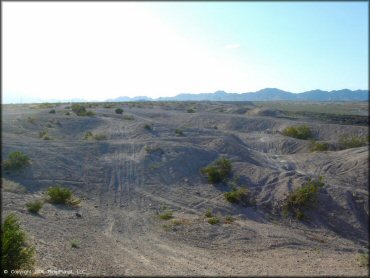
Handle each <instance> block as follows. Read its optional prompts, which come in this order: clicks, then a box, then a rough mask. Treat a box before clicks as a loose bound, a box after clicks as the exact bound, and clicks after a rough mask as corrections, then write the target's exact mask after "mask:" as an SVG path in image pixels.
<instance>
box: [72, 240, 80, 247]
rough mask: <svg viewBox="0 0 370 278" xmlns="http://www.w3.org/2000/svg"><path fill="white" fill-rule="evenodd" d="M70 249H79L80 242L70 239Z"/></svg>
mask: <svg viewBox="0 0 370 278" xmlns="http://www.w3.org/2000/svg"><path fill="white" fill-rule="evenodd" d="M71 247H72V248H79V247H80V241H79V240H77V239H72V240H71Z"/></svg>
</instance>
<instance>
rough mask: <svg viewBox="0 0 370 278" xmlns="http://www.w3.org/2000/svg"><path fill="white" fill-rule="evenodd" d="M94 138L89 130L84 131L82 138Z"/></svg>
mask: <svg viewBox="0 0 370 278" xmlns="http://www.w3.org/2000/svg"><path fill="white" fill-rule="evenodd" d="M93 138H94V135H93V134H92V132H91V131H88V132H86V133H85V135H84V140H90V139H93Z"/></svg>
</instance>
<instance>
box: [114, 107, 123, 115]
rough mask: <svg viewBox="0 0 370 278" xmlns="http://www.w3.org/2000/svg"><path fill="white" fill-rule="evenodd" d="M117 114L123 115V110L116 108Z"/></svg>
mask: <svg viewBox="0 0 370 278" xmlns="http://www.w3.org/2000/svg"><path fill="white" fill-rule="evenodd" d="M115 112H116V114H122V113H123V109H122V108H116V110H115Z"/></svg>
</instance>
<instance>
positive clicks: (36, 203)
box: [26, 200, 44, 213]
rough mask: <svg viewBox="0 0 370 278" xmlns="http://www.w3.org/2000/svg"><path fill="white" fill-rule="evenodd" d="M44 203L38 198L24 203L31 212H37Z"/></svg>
mask: <svg viewBox="0 0 370 278" xmlns="http://www.w3.org/2000/svg"><path fill="white" fill-rule="evenodd" d="M43 204H44V203H43V202H42V201H40V200H36V201H33V202H28V203H27V204H26V207H27V210H28V211H29V212H31V213H38V212H39V210H40V209H41V208H42V205H43Z"/></svg>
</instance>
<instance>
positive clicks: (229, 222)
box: [225, 215, 235, 224]
mask: <svg viewBox="0 0 370 278" xmlns="http://www.w3.org/2000/svg"><path fill="white" fill-rule="evenodd" d="M234 221H235V218H234V217H232V216H231V215H228V216H226V217H225V223H228V224H231V223H233V222H234Z"/></svg>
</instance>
